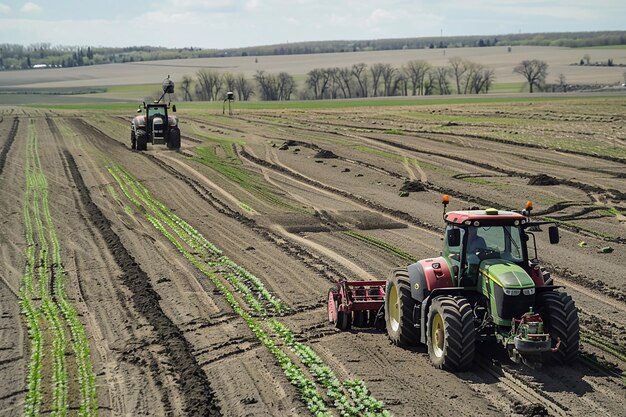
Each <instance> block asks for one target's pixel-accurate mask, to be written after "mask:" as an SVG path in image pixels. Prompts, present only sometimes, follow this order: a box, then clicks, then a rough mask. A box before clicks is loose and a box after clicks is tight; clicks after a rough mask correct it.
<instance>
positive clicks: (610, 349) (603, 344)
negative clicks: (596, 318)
mask: <svg viewBox="0 0 626 417" xmlns="http://www.w3.org/2000/svg"><path fill="white" fill-rule="evenodd" d="M580 340H581V341H582V342H585V343H589V344H590V345H592V346H595V347H596V348H598V349H600V350H602V351H603V352H606V353H608V354H610V355H612V356H614V357H615V358H617V359H619V360H620V361H622V362H626V353H624V350H623V349H622V348H620V347H619V346H615V345H614V344H612V343H610V342H609V341H607V340H605V339H603V338H601V337H599V336H596V335H594V334H591V333H589V332H581V335H580ZM618 374H619V378H620V380H621V381H622V382H623V383H624V382H626V373H625V372H622V371H620V372H618Z"/></svg>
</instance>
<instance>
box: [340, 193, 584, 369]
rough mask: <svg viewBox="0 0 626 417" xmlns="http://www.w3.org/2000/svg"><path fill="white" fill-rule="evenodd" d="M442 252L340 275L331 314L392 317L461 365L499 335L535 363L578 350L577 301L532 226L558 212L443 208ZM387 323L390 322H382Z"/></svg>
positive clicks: (360, 321)
mask: <svg viewBox="0 0 626 417" xmlns="http://www.w3.org/2000/svg"><path fill="white" fill-rule="evenodd" d="M443 203H444V215H443V218H444V221H445V234H444V238H443V241H444V242H443V250H442V251H441V253H440V255H439V256H436V257H432V258H427V259H423V260H420V261H418V262H416V263H414V264H412V265H409V266H408V267H405V268H399V269H394V270H393V271H391V273H390V276H389V278H388V279H387V280H386V281H345V280H344V281H341V282H339V283H338V284H337V286H336V288H335V287H333V288H331V290H330V291H329V293H328V318H329V321H331V322H332V323H334V324H335V326H336V327H338V328H339V329H342V330H347V329H349V328H350V327H351V326H352V325H353V324H354V325H355V326H361V325H365V324H371V325H376V324H378V327H381V328H382V327H383V326H384V327H385V328H386V330H387V334H388V336H389V338H390V339H391V341H392V342H393V343H394V344H396V345H400V346H411V345H416V344H419V343H422V344H425V345H426V346H427V347H428V354H429V356H430V359H431V361H432V362H433V364H434V365H435V366H436V367H438V368H443V369H447V370H449V371H462V370H465V369H467V368H468V367H470V365H471V364H472V362H473V360H474V353H475V350H476V342H478V341H489V340H495V341H497V342H499V343H500V344H502V345H503V346H504V347H505V348H506V349H507V351H508V353H509V356H510V358H511V359H512V360H513V361H515V362H517V363H520V362H523V363H525V364H528V365H531V366H538V365H540V364H542V363H545V362H551V363H565V362H569V361H571V360H573V359H574V358H575V357H576V355H577V354H578V347H579V338H580V336H579V323H578V311H577V309H576V307H575V305H574V301H573V300H572V298H571V297H570V296H569V295H567V294H566V293H565V292H563V291H561V290H559V288H560V287H559V286H556V285H552V279H551V278H550V277H549V274H548V273H546V272H545V271H544V270H543V268H542V267H541V266H540V265H539V260H538V256H537V242H536V240H535V233H536V232H537V231H540V230H541V227H540V226H544V225H545V226H548V233H549V240H550V243H552V244H556V243H558V242H559V230H558V226H557V224H556V223H554V222H544V221H532V220H531V218H530V211H531V210H532V203H530V202H529V203H527V205H526V209H525V210H524V211H522V212H512V211H501V210H496V209H486V210H465V211H451V212H448V213H446V210H445V208H446V206H447V204H448V197H447V196H444V200H443ZM383 323H384V324H383Z"/></svg>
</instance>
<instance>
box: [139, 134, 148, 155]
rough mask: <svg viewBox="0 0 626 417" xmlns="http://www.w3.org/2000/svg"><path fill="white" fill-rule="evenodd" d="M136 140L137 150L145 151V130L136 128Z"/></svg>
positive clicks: (146, 144)
mask: <svg viewBox="0 0 626 417" xmlns="http://www.w3.org/2000/svg"><path fill="white" fill-rule="evenodd" d="M136 140H137V150H138V151H145V150H147V149H148V135H147V134H146V131H145V130H142V129H139V130H137V134H136Z"/></svg>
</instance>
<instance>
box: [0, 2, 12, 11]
mask: <svg viewBox="0 0 626 417" xmlns="http://www.w3.org/2000/svg"><path fill="white" fill-rule="evenodd" d="M10 11H11V8H10V7H9V6H7V5H6V4H2V3H0V14H8V13H9V12H10Z"/></svg>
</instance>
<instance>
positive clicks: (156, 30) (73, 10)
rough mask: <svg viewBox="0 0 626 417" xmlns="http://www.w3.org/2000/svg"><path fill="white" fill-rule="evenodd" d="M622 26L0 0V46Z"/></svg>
mask: <svg viewBox="0 0 626 417" xmlns="http://www.w3.org/2000/svg"><path fill="white" fill-rule="evenodd" d="M604 30H626V1H624V0H592V1H590V0H553V1H542V0H152V1H144V0H134V1H133V0H98V1H92V0H32V1H22V0H0V43H16V44H22V45H31V44H36V43H50V44H51V45H52V46H57V45H64V46H88V45H89V46H136V45H150V46H164V47H172V48H182V47H190V46H193V47H201V48H217V49H222V48H237V47H246V46H255V45H270V44H277V43H287V42H301V41H318V40H319V41H322V40H363V39H383V38H404V37H425V36H441V35H443V36H456V35H499V34H510V33H534V32H578V31H604Z"/></svg>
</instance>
